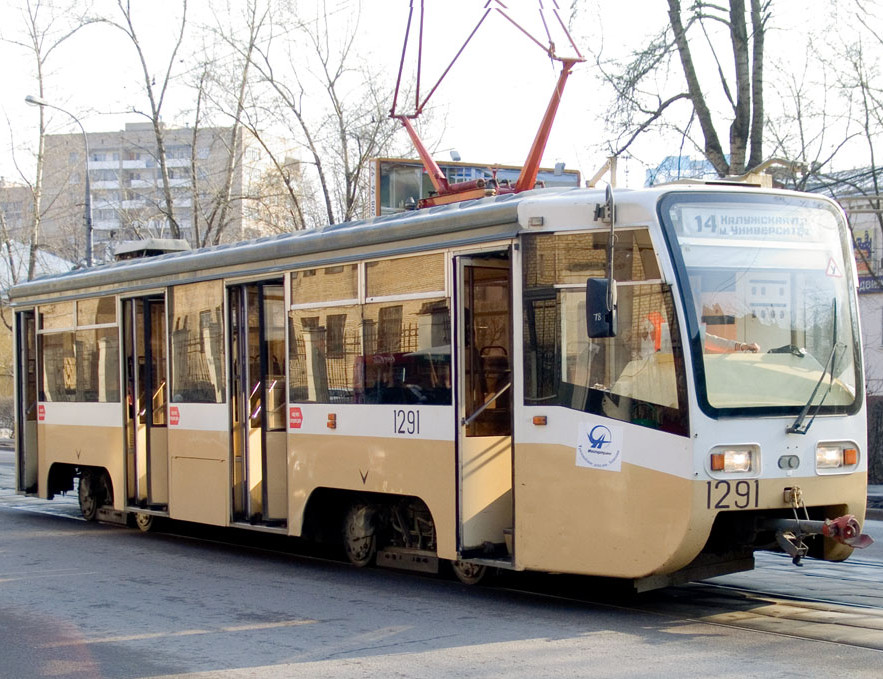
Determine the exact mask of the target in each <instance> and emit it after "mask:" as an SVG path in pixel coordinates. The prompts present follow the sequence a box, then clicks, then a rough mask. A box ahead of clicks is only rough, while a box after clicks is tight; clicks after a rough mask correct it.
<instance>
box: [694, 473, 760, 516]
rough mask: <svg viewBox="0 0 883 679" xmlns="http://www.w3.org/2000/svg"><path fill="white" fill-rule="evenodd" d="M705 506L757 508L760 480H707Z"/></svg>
mask: <svg viewBox="0 0 883 679" xmlns="http://www.w3.org/2000/svg"><path fill="white" fill-rule="evenodd" d="M705 483H706V490H707V492H706V496H705V506H706V508H707V509H748V508H749V507H750V508H753V509H756V508H757V507H758V495H759V493H758V491H759V489H760V482H759V481H758V480H757V479H754V480H752V481H706V482H705Z"/></svg>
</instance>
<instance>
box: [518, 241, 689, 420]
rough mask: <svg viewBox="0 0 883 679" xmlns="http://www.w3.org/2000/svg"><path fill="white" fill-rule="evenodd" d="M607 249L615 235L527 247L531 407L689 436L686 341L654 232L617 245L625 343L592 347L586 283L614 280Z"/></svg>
mask: <svg viewBox="0 0 883 679" xmlns="http://www.w3.org/2000/svg"><path fill="white" fill-rule="evenodd" d="M606 248H607V234H606V233H605V234H568V235H563V236H562V235H558V236H556V235H551V234H536V235H531V236H528V237H527V238H526V239H525V243H524V323H525V327H524V350H525V354H524V372H525V404H526V405H560V406H565V407H567V408H573V409H575V410H581V411H585V412H590V413H593V414H597V415H603V416H606V417H610V418H613V419H616V420H621V421H625V422H631V423H633V424H639V425H642V426H647V427H651V428H656V429H662V430H665V431H670V432H672V433H678V434H682V435H686V434H687V416H686V406H687V403H686V382H685V374H684V363H683V352H682V350H681V341H680V333H679V331H678V326H677V319H676V317H675V313H674V304H673V299H672V295H671V291H670V289H669V288H668V286H666V285H664V284H663V283H662V282H660V281H659V280H658V278H659V270H658V266H657V264H656V258H655V255H654V253H653V250H652V247H651V244H650V239H649V234H648V233H647V231H646V230H633V231H624V232H621V233H619V234H618V235H617V241H616V249H615V250H614V257H615V260H614V275H615V277H616V279H617V281H618V283H619V286H618V324H619V333H618V335H617V337H613V338H605V339H590V338H589V337H588V334H587V332H586V323H585V280H586V278H589V277H601V276H606V275H607V273H606V261H607V251H606ZM653 279H657V280H653Z"/></svg>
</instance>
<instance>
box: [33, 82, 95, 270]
mask: <svg viewBox="0 0 883 679" xmlns="http://www.w3.org/2000/svg"><path fill="white" fill-rule="evenodd" d="M25 102H26V103H28V104H31V105H33V106H41V107H46V108H54V109H55V110H56V111H61V112H62V113H66V114H67V115H69V116H70V117H71V118H73V119H74V122H75V123H76V124H77V125H78V126H79V127H80V132H82V134H83V145H84V146H85V147H86V199H85V201H84V203H83V222H84V223H85V225H86V266H87V267H90V266H92V186H91V184H90V183H89V138H88V137H87V136H86V130H84V129H83V123H81V122H80V119H79V118H77V116H75V115H74V114H73V113H71V112H70V111H66V110H65V109H63V108H61V107H59V106H56V105H55V104H50V103H49V102H48V101H46V100H45V99H41V98H40V97H35V96H34V95H32V94H29V95H28V96H26V97H25Z"/></svg>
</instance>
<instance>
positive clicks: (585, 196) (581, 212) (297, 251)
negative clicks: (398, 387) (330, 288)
mask: <svg viewBox="0 0 883 679" xmlns="http://www.w3.org/2000/svg"><path fill="white" fill-rule="evenodd" d="M721 190H723V191H728V190H729V191H732V190H736V191H739V192H744V191H746V190H747V191H759V192H763V193H767V192H772V193H777V194H782V193H791V194H794V195H804V196H806V195H807V194H797V193H794V192H790V191H781V190H775V189H759V188H755V187H749V186H745V185H741V186H739V185H736V184H724V183H723V182H721V183H715V184H714V185H712V184H703V183H692V182H691V183H684V184H667V185H659V186H655V187H651V188H647V189H642V190H640V191H631V190H628V189H619V190H617V191H616V196H617V204H618V206H620V208H621V207H624V206H625V205H630V207H631V208H633V209H632V210H628V211H627V212H625V213H624V212H622V211H621V210H618V213H617V214H618V215H621V216H625V214H629V213H631V214H629V217H631V218H638V217H639V213H640V215H645V214H646V211H647V210H652V209H653V207H652V206H653V205H655V202H656V199H657V198H658V197H659V196H660V195H661V194H664V193H668V192H671V191H699V192H704V191H721ZM604 196H605V190H604V189H584V188H548V189H536V190H533V191H525V192H523V193H518V194H504V195H501V196H491V197H488V198H481V199H477V200H471V201H465V202H462V203H452V204H449V205H440V206H437V207H432V208H426V209H423V210H417V211H413V212H402V213H397V214H394V215H384V216H381V217H372V218H369V219H362V220H357V221H352V222H342V223H340V224H332V225H328V226H324V227H321V228H318V229H309V230H304V231H295V232H292V233H284V234H280V235H276V236H264V237H262V238H258V239H255V240H249V241H242V242H238V243H229V244H222V245H216V246H213V247H207V248H200V249H198V250H190V251H185V252H174V253H168V254H163V255H157V256H153V257H145V258H139V259H126V260H122V261H118V262H112V263H108V264H103V265H101V266H97V267H93V268H90V269H75V270H72V271H68V272H65V273H62V274H55V275H51V276H44V277H41V278H37V279H34V280H32V281H27V282H24V283H20V284H18V285H16V286H14V287H12V288H10V289H9V300H10V303H11V304H12V305H13V306H16V305H18V304H26V303H33V302H35V301H39V300H40V299H45V298H46V297H48V296H51V297H52V298H53V299H55V298H57V297H62V298H71V297H75V296H80V295H83V294H95V293H96V292H97V291H102V292H119V291H129V290H140V289H150V288H154V289H155V288H158V287H162V286H165V285H169V284H170V283H174V282H178V283H183V282H191V281H197V280H209V279H217V278H221V277H223V276H225V275H228V272H229V275H235V276H240V275H242V274H243V273H245V274H247V275H255V276H262V275H265V274H267V275H269V274H271V273H273V272H282V271H285V270H289V269H292V268H297V267H300V266H303V265H306V266H328V265H331V264H333V263H340V262H345V261H355V260H357V259H362V258H365V257H370V258H376V257H384V256H392V255H400V254H409V253H412V252H417V251H420V250H425V249H427V248H430V247H441V248H443V247H450V246H454V245H468V244H477V243H481V242H488V241H492V240H499V239H501V238H511V237H512V236H514V235H516V234H518V233H519V232H521V231H523V230H526V228H527V224H528V220H529V219H530V218H531V217H532V216H535V215H536V216H544V218H545V220H546V221H545V225H544V227H542V228H543V229H550V228H552V229H555V228H560V227H562V226H564V228H587V227H591V226H595V227H599V228H607V227H605V226H604V225H603V224H602V223H601V222H596V221H595V218H594V206H595V205H596V204H597V203H599V202H603V200H604ZM814 197H817V196H814ZM642 204H643V206H642V207H639V206H640V205H642ZM581 208H587V209H581ZM634 209H637V213H635V212H633V210H634ZM556 225H557V226H556ZM531 230H532V229H531ZM311 257H312V258H311ZM296 259H300V260H301V261H297V262H295V261H292V260H296ZM246 268H247V270H246V271H243V269H246Z"/></svg>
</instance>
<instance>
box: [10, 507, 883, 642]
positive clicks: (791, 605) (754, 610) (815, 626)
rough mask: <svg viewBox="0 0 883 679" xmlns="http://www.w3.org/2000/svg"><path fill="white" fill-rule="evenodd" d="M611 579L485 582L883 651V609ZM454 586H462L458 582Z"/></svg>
mask: <svg viewBox="0 0 883 679" xmlns="http://www.w3.org/2000/svg"><path fill="white" fill-rule="evenodd" d="M40 504H43V503H40ZM4 508H5V509H7V510H11V511H32V512H36V513H39V514H41V515H44V516H54V517H56V518H67V519H72V518H75V517H72V516H68V515H64V514H50V513H49V512H47V511H45V507H34V508H30V507H23V506H20V505H19V506H7V507H4ZM154 537H156V538H161V539H170V538H171V539H178V540H186V541H192V542H194V543H200V544H204V545H207V546H208V545H212V546H217V547H221V548H231V547H232V548H238V549H242V550H245V551H249V552H253V553H259V554H264V555H267V556H284V557H287V558H291V557H294V558H296V559H298V560H305V561H308V562H313V563H317V564H328V565H332V564H334V565H339V566H346V567H349V564H348V563H347V561H346V560H345V558H343V557H342V556H341V557H339V558H338V557H337V556H336V555H335V554H333V553H332V552H331V551H330V550H329V549H328V548H323V547H322V546H321V545H319V546H316V545H312V544H311V543H305V542H303V541H300V540H296V539H292V538H288V537H283V536H272V535H267V534H263V533H252V532H251V531H246V530H240V531H230V530H229V529H224V530H223V531H214V530H212V529H211V528H210V527H206V526H201V525H197V524H188V523H177V522H176V523H171V524H166V525H165V526H164V527H162V528H160V529H159V530H155V531H153V532H152V533H151V534H150V535H145V536H144V538H145V539H151V538H154ZM850 563H851V564H854V565H856V566H861V567H863V568H870V569H873V570H874V571H876V570H879V569H881V568H883V563H881V562H876V561H868V560H850ZM408 575H412V576H413V577H417V578H421V579H425V578H426V576H425V575H420V574H417V573H413V574H410V573H409V574H405V573H402V574H401V577H407V576H408ZM611 582H612V581H610V580H608V579H600V578H590V577H584V576H570V575H545V574H534V573H503V574H502V575H501V576H500V577H499V578H497V579H496V580H494V581H492V582H491V583H489V584H488V585H486V589H487V591H488V592H508V593H511V594H513V595H518V596H528V597H539V598H540V599H547V600H549V601H558V602H567V603H574V604H582V605H589V606H591V607H594V608H601V609H607V610H615V611H622V612H625V613H628V612H636V613H643V614H650V615H653V616H657V617H661V618H664V619H666V620H669V621H671V622H672V623H673V624H676V625H683V626H686V625H694V624H699V625H712V626H717V627H726V628H731V629H739V630H747V631H752V632H755V633H759V634H771V635H776V636H783V637H789V638H795V639H802V640H810V641H818V642H824V643H831V644H836V645H839V646H843V647H855V648H866V649H871V650H878V651H883V608H881V607H878V606H874V605H866V604H859V603H852V602H843V601H838V600H836V599H832V598H820V597H811V596H796V595H794V594H787V593H782V592H775V591H769V590H766V589H762V588H750V587H744V586H736V585H730V584H721V583H715V582H709V581H704V582H694V583H688V584H684V585H678V586H673V587H668V588H664V589H660V590H655V591H653V592H647V593H643V594H640V595H628V594H625V593H624V590H618V591H617V590H616V588H615V587H614V588H611V587H610V583H611ZM450 584H451V586H456V587H460V586H461V585H460V584H459V583H456V582H455V581H453V580H452V581H451V583H450ZM874 584H875V585H876V584H877V583H876V582H875V583H874Z"/></svg>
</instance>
